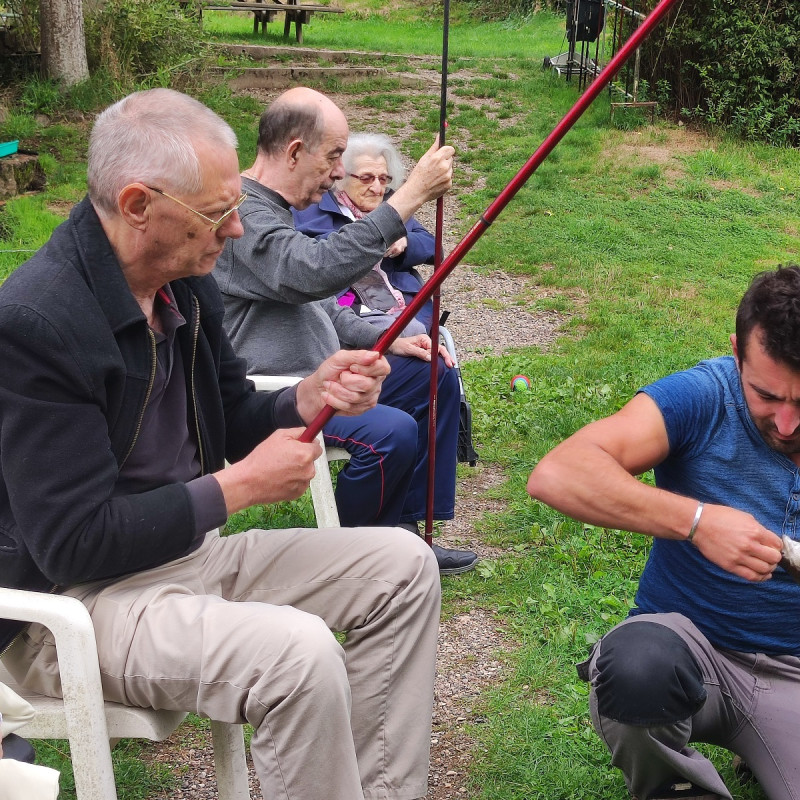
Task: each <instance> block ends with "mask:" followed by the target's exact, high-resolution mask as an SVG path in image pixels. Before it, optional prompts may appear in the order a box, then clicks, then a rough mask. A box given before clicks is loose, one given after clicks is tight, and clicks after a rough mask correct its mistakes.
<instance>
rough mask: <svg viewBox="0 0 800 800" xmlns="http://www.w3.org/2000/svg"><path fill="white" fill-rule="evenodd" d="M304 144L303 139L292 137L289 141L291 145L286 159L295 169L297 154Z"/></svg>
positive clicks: (290, 167)
mask: <svg viewBox="0 0 800 800" xmlns="http://www.w3.org/2000/svg"><path fill="white" fill-rule="evenodd" d="M302 146H303V140H302V139H292V141H291V142H289V146H288V147H287V148H286V160H287V161H288V163H289V169H294V168H295V167H296V166H297V154H298V152H299V151H300V148H301V147H302Z"/></svg>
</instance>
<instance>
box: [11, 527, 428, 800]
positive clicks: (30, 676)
mask: <svg viewBox="0 0 800 800" xmlns="http://www.w3.org/2000/svg"><path fill="white" fill-rule="evenodd" d="M68 594H71V595H73V596H76V597H78V598H79V599H81V600H82V601H83V602H84V603H85V605H86V606H87V608H88V609H89V611H90V613H91V615H92V620H93V622H94V626H95V632H96V635H97V643H98V652H99V657H100V670H101V674H102V681H103V690H104V694H105V696H106V697H107V698H108V699H109V700H114V701H116V702H121V703H126V704H128V705H134V706H144V707H152V708H163V709H177V710H181V711H193V712H195V713H197V714H200V715H202V716H207V717H210V718H213V719H215V720H220V721H223V722H239V723H241V722H248V723H250V724H251V725H252V726H253V728H254V733H253V737H252V741H251V752H252V755H253V761H254V764H255V768H256V772H257V774H258V776H259V779H260V781H261V788H262V792H263V795H264V797H265V798H267V799H268V800H279V798H286V799H287V800H288V799H289V798H292V800H316V799H317V798H319V800H323V798H324V800H360V799H361V798H362V797H363V798H367V799H368V800H384V799H385V800H390V799H391V800H395V799H396V800H411V798H419V797H422V796H424V795H425V794H426V792H427V778H428V766H429V756H430V729H431V713H432V705H433V678H434V671H435V661H436V641H437V632H438V622H439V608H440V583H439V572H438V567H437V564H436V559H435V558H434V557H433V554H432V552H431V550H430V548H429V547H427V546H426V545H425V544H424V542H423V541H422V540H421V539H420V538H418V537H417V536H413V535H411V534H409V533H408V532H407V531H402V530H398V529H394V528H348V529H332V530H320V531H318V530H298V529H292V530H276V531H263V530H252V531H248V532H247V533H242V534H238V535H235V536H230V537H227V538H220V537H219V536H218V535H217V534H216V532H213V533H209V534H208V535H207V536H206V539H205V542H204V544H203V545H202V546H201V548H200V549H198V550H197V551H196V552H194V553H192V554H191V555H190V556H187V557H185V558H182V559H179V560H177V561H174V562H171V563H169V564H165V565H163V566H161V567H157V568H155V569H152V570H148V571H146V572H142V573H139V574H136V575H131V576H129V577H126V578H122V579H120V580H117V581H113V582H104V583H93V584H84V585H82V586H78V587H75V588H73V589H72V590H70V591H69V592H68ZM331 630H333V631H346V632H347V635H346V641H345V643H344V645H340V644H339V643H338V642H337V640H336V638H335V637H334V636H333V634H332V633H331V632H330V631H331ZM4 663H6V665H7V666H8V667H9V669H11V670H13V672H14V673H15V677H16V678H17V680H20V681H21V682H24V684H25V685H27V686H29V687H30V688H32V689H35V690H38V691H40V692H43V693H46V694H51V695H56V696H57V695H59V694H60V684H59V680H58V671H57V667H56V665H55V647H54V644H53V641H52V637H51V635H50V634H49V632H48V631H46V630H45V629H43V628H41V626H32V627H31V628H30V629H29V630H28V632H27V634H26V635H25V636H24V637H23V639H22V640H20V641H19V642H18V643H17V644H16V645H15V646H14V647H13V648H12V650H11V651H9V653H8V654H7V655H6V657H5V658H4Z"/></svg>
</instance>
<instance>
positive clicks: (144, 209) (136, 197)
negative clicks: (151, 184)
mask: <svg viewBox="0 0 800 800" xmlns="http://www.w3.org/2000/svg"><path fill="white" fill-rule="evenodd" d="M152 199H153V198H152V196H151V194H150V192H149V191H148V190H147V188H146V187H145V186H143V185H142V184H141V183H129V184H128V185H127V186H126V187H125V188H124V189H123V190H122V191H121V192H120V193H119V196H118V197H117V209H118V210H119V215H120V217H122V219H124V220H125V222H126V223H127V224H128V225H130V226H131V227H132V228H136V230H144V229H145V228H146V227H147V225H148V223H149V222H150V220H151V219H152V215H153V208H152Z"/></svg>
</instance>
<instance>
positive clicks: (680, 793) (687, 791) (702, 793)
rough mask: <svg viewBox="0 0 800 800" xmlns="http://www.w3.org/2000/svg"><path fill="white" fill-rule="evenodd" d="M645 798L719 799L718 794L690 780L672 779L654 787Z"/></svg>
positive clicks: (673, 799) (668, 799)
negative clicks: (656, 787)
mask: <svg viewBox="0 0 800 800" xmlns="http://www.w3.org/2000/svg"><path fill="white" fill-rule="evenodd" d="M647 800H720V796H719V795H718V794H714V793H713V792H709V791H708V789H704V788H703V787H702V786H695V785H694V784H693V783H692V782H691V781H684V780H674V781H671V782H670V783H667V784H665V785H664V786H661V787H659V788H658V789H656V790H655V791H654V792H653V793H652V794H651V795H649V796H648V798H647Z"/></svg>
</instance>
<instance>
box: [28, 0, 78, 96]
mask: <svg viewBox="0 0 800 800" xmlns="http://www.w3.org/2000/svg"><path fill="white" fill-rule="evenodd" d="M39 23H40V28H41V45H42V68H43V70H44V74H45V77H48V78H53V79H55V80H57V81H59V83H61V84H62V85H64V86H72V85H73V84H75V83H79V82H80V81H83V80H86V78H88V77H89V67H88V65H87V63H86V39H85V37H84V32H83V7H82V3H81V0H39Z"/></svg>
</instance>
